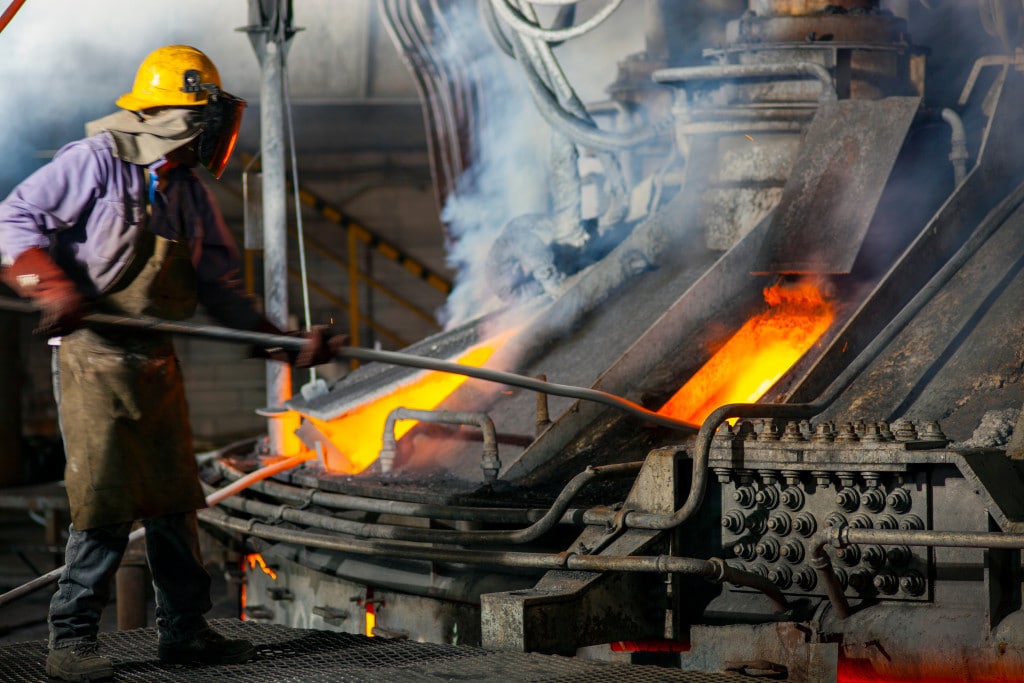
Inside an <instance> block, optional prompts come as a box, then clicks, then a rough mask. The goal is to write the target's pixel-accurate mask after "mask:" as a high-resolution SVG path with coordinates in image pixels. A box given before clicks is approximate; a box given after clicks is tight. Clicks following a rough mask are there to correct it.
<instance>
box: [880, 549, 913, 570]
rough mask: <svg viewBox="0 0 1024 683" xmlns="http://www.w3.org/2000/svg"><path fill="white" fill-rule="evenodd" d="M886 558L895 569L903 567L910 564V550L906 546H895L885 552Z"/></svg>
mask: <svg viewBox="0 0 1024 683" xmlns="http://www.w3.org/2000/svg"><path fill="white" fill-rule="evenodd" d="M885 557H886V559H887V560H889V564H891V565H892V566H893V567H903V566H906V564H907V563H908V562H910V548H908V547H907V546H905V545H895V546H893V547H891V548H889V549H888V550H886V551H885Z"/></svg>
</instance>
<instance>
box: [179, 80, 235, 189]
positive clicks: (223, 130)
mask: <svg viewBox="0 0 1024 683" xmlns="http://www.w3.org/2000/svg"><path fill="white" fill-rule="evenodd" d="M200 81H201V78H200V75H199V72H198V71H194V70H189V71H186V72H185V87H183V88H182V90H183V91H186V92H187V91H189V90H192V89H197V90H198V89H201V90H206V91H207V93H208V97H207V100H206V105H205V106H204V107H203V109H202V111H203V132H202V134H200V136H199V138H198V140H197V143H198V144H197V146H196V147H197V152H198V154H199V163H201V164H202V165H203V166H205V167H206V168H207V170H209V171H210V173H212V174H213V176H214V177H215V178H218V179H219V178H220V176H221V174H222V173H224V168H225V167H226V166H227V164H228V159H230V158H231V152H232V151H233V150H234V149H235V143H236V142H237V141H238V129H239V128H240V127H241V125H242V112H243V110H244V109H245V100H243V99H240V98H238V97H235V96H234V95H230V94H228V93H226V92H224V91H223V90H221V89H220V88H218V87H217V86H216V85H213V84H211V83H201V82H200Z"/></svg>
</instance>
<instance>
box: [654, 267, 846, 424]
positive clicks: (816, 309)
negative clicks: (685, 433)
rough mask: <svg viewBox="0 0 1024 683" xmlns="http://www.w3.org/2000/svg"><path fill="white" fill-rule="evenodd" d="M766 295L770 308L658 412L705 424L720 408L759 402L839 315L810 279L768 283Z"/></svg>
mask: <svg viewBox="0 0 1024 683" xmlns="http://www.w3.org/2000/svg"><path fill="white" fill-rule="evenodd" d="M764 298H765V302H767V304H768V309H767V310H766V311H764V312H763V313H760V314H758V315H756V316H754V317H753V318H751V319H750V320H748V321H747V322H746V323H744V325H743V326H742V327H741V328H740V329H739V330H738V331H737V332H736V334H734V335H733V336H732V337H731V338H730V339H729V341H727V342H726V343H725V345H724V346H722V348H721V349H719V350H718V352H716V353H715V355H714V356H712V357H711V360H709V361H708V362H707V363H705V364H704V366H703V367H702V368H701V369H700V370H698V371H697V373H696V374H694V375H693V377H691V378H690V380H689V381H688V382H687V383H686V384H684V385H683V387H682V388H681V389H680V390H679V391H678V392H676V394H675V395H674V396H673V397H672V398H671V399H669V400H668V402H667V403H666V404H665V405H663V406H662V407H661V410H659V411H658V414H660V415H666V416H668V417H673V418H676V419H680V420H685V421H687V422H692V423H694V424H700V423H701V422H703V421H704V419H705V418H706V417H707V416H708V415H709V414H711V412H712V411H713V410H714V409H715V408H718V407H719V406H722V405H725V404H727V403H752V402H754V401H757V400H758V399H760V398H761V397H762V396H764V394H765V393H766V392H767V391H768V390H769V389H770V388H771V387H772V385H774V384H775V382H777V381H778V380H779V378H780V377H782V375H783V374H784V373H785V372H786V370H788V369H789V368H790V367H792V365H793V364H794V363H796V362H797V361H798V360H799V359H800V358H801V357H802V356H803V355H804V353H806V352H807V350H808V349H810V348H811V347H812V346H813V345H814V343H815V342H816V341H818V339H819V338H820V337H821V335H822V334H824V332H825V330H827V329H828V327H829V325H831V324H832V320H833V319H834V317H835V311H834V310H833V308H832V305H831V303H830V302H829V301H827V300H826V299H825V297H824V296H823V295H822V294H821V292H820V291H819V290H818V288H817V287H816V286H815V285H814V284H813V283H810V282H802V283H799V284H796V285H777V286H775V287H769V288H767V289H765V290H764Z"/></svg>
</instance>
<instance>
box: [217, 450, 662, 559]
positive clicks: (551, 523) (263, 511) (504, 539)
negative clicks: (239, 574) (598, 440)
mask: <svg viewBox="0 0 1024 683" xmlns="http://www.w3.org/2000/svg"><path fill="white" fill-rule="evenodd" d="M642 466H643V463H642V462H631V463H623V464H619V465H602V466H599V467H588V468H587V469H585V470H584V471H583V472H580V473H579V474H577V475H576V476H575V477H573V478H572V479H571V480H570V481H569V483H568V484H567V485H566V486H565V487H564V488H563V489H562V491H561V492H560V493H559V494H558V497H557V498H556V499H555V501H554V502H553V503H552V505H551V508H550V509H549V510H548V511H547V513H545V515H544V516H543V517H541V518H540V519H539V520H537V521H536V522H534V523H533V524H531V525H530V526H528V527H524V528H522V529H505V530H497V531H495V530H470V531H451V530H448V529H423V528H418V527H404V526H399V525H395V524H370V523H364V522H356V521H353V520H347V519H339V518H337V517H332V516H328V515H321V514H316V513H312V512H308V511H305V510H297V509H295V508H293V507H291V506H288V505H272V504H269V503H262V502H259V501H255V500H242V499H232V500H227V501H225V502H224V505H226V506H228V507H232V508H235V509H237V510H240V511H242V512H246V513H249V514H253V515H259V516H261V517H266V518H269V519H282V520H285V521H289V522H295V523H298V524H304V525H307V526H315V527H319V528H321V529H324V530H326V531H334V532H339V533H343V534H349V535H351V536H356V537H359V538H373V539H383V540H388V541H410V542H414V543H452V544H459V545H483V544H492V543H512V544H519V543H528V542H530V541H535V540H537V539H538V538H540V537H541V536H543V535H544V534H546V533H547V532H548V531H550V530H551V529H553V528H554V527H555V525H557V524H559V523H560V522H561V521H562V516H563V514H564V513H565V511H566V510H567V509H568V507H569V503H570V502H571V501H572V499H573V498H575V497H576V496H577V495H578V494H579V492H580V491H581V490H582V489H583V487H584V486H586V485H587V484H589V483H590V482H591V481H594V480H595V479H600V478H604V477H612V476H620V475H623V474H634V473H636V472H638V471H639V470H640V468H641V467H642Z"/></svg>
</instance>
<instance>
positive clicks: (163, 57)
mask: <svg viewBox="0 0 1024 683" xmlns="http://www.w3.org/2000/svg"><path fill="white" fill-rule="evenodd" d="M196 74H198V79H196ZM196 81H198V82H196ZM200 83H201V84H202V85H214V86H216V87H217V88H220V74H218V73H217V67H215V66H214V65H213V62H211V61H210V58H209V57H207V56H206V55H205V54H203V53H202V52H200V51H199V50H197V49H196V48H194V47H190V46H188V45H167V46H165V47H161V48H159V49H157V50H154V51H153V52H151V53H149V55H148V56H147V57H146V58H145V59H144V60H142V64H140V65H139V70H138V73H136V74H135V84H134V85H133V86H132V91H131V92H127V93H125V94H123V95H121V97H119V98H117V102H116V103H115V104H117V106H119V107H121V108H122V109H128V110H130V111H140V110H142V109H150V108H152V107H195V106H199V105H203V104H206V101H207V99H209V96H210V93H209V89H208V88H202V87H196V86H198V85H199V84H200Z"/></svg>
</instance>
